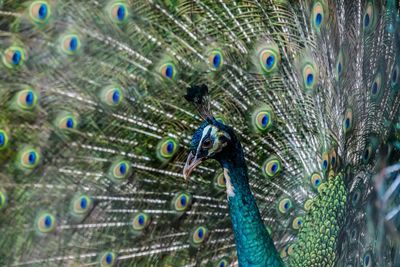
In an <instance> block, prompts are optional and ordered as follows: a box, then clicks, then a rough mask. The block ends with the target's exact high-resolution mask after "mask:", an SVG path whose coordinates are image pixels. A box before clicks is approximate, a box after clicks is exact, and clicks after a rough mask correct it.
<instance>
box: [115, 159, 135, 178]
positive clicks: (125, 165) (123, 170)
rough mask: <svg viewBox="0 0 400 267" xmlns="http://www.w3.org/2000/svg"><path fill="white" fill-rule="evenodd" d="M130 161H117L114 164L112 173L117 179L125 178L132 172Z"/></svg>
mask: <svg viewBox="0 0 400 267" xmlns="http://www.w3.org/2000/svg"><path fill="white" fill-rule="evenodd" d="M130 165H131V164H130V162H128V161H125V160H122V161H121V160H119V161H116V162H115V163H114V164H113V165H112V166H111V170H112V175H113V177H114V178H116V179H124V178H126V177H127V175H128V174H129V173H130V168H131V166H130Z"/></svg>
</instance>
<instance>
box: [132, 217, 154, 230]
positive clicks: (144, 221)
mask: <svg viewBox="0 0 400 267" xmlns="http://www.w3.org/2000/svg"><path fill="white" fill-rule="evenodd" d="M149 224H150V217H149V215H147V214H146V213H143V212H140V213H138V214H136V215H135V217H134V218H133V221H132V229H133V231H134V232H141V231H143V230H144V229H145V228H146V227H147V226H148V225H149Z"/></svg>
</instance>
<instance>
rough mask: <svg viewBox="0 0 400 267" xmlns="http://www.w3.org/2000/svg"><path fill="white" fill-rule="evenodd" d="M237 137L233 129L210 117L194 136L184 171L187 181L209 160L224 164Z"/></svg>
mask: <svg viewBox="0 0 400 267" xmlns="http://www.w3.org/2000/svg"><path fill="white" fill-rule="evenodd" d="M235 140H236V137H235V135H234V133H233V129H232V128H231V127H229V126H226V125H224V124H223V123H221V122H219V121H217V120H216V119H215V118H213V117H208V118H207V119H206V120H205V121H204V122H203V123H202V124H201V125H200V127H199V128H197V130H196V131H195V133H194V134H193V137H192V141H191V144H190V151H189V155H188V157H187V160H186V164H185V167H184V169H183V176H184V178H185V180H187V179H188V178H189V176H190V174H191V172H192V171H193V170H194V169H195V168H196V167H197V166H198V165H199V164H200V163H202V162H204V161H205V160H207V159H215V160H217V161H219V162H220V163H221V164H222V160H223V159H224V158H226V157H227V156H228V155H229V154H232V152H231V149H232V147H233V146H234V143H235V142H234V141H235Z"/></svg>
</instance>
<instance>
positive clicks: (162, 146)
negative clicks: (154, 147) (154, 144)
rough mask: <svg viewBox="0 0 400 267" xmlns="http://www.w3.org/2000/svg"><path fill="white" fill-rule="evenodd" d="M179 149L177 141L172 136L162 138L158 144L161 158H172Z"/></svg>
mask: <svg viewBox="0 0 400 267" xmlns="http://www.w3.org/2000/svg"><path fill="white" fill-rule="evenodd" d="M177 149H178V145H177V143H176V141H175V140H174V139H172V138H166V139H164V140H162V141H161V142H160V143H159V145H158V154H159V155H160V156H161V158H164V159H169V158H172V157H173V156H174V154H175V152H176V150H177Z"/></svg>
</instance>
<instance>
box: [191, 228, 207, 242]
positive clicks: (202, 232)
mask: <svg viewBox="0 0 400 267" xmlns="http://www.w3.org/2000/svg"><path fill="white" fill-rule="evenodd" d="M191 236H192V244H194V245H195V246H196V245H199V244H201V243H203V242H204V241H205V240H206V239H207V237H208V229H207V228H206V227H204V226H198V227H196V228H195V229H194V230H193V231H192V235H191Z"/></svg>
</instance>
